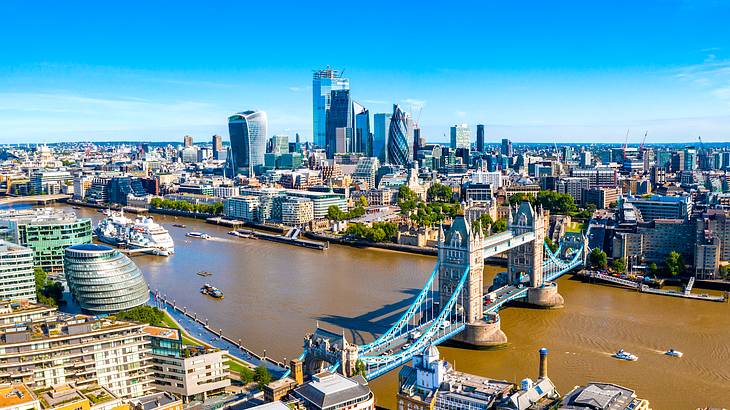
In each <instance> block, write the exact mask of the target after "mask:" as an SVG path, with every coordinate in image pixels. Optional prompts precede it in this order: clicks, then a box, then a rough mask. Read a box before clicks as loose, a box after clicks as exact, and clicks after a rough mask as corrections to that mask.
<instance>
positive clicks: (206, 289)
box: [200, 283, 223, 299]
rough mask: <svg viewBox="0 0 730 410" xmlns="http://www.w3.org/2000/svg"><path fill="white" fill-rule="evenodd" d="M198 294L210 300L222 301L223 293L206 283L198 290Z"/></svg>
mask: <svg viewBox="0 0 730 410" xmlns="http://www.w3.org/2000/svg"><path fill="white" fill-rule="evenodd" d="M200 293H202V294H204V295H208V296H210V297H212V298H216V299H223V292H222V291H221V290H220V289H218V288H216V287H215V286H211V285H210V284H208V283H206V284H204V285H203V287H202V288H200Z"/></svg>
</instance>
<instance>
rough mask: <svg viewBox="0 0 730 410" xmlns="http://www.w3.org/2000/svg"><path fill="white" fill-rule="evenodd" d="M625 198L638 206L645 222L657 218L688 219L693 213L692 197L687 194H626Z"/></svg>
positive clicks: (627, 201)
mask: <svg viewBox="0 0 730 410" xmlns="http://www.w3.org/2000/svg"><path fill="white" fill-rule="evenodd" d="M623 200H624V201H625V202H626V203H629V204H631V205H633V206H634V207H636V209H637V210H638V211H639V213H640V214H641V218H642V219H643V220H644V221H645V222H649V221H653V220H655V219H681V220H687V219H688V218H689V217H690V216H691V215H692V199H691V198H690V197H686V196H662V195H651V196H648V197H635V196H625V197H623Z"/></svg>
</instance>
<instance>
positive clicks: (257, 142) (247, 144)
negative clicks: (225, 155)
mask: <svg viewBox="0 0 730 410" xmlns="http://www.w3.org/2000/svg"><path fill="white" fill-rule="evenodd" d="M267 127H268V119H267V116H266V112H265V111H244V112H240V113H238V114H235V115H232V116H230V117H228V133H229V136H230V141H231V155H232V163H233V168H234V169H233V171H234V172H235V173H243V174H245V175H247V176H253V175H254V174H255V173H256V172H259V170H260V168H261V167H263V166H264V154H266V142H267Z"/></svg>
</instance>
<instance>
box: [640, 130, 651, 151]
mask: <svg viewBox="0 0 730 410" xmlns="http://www.w3.org/2000/svg"><path fill="white" fill-rule="evenodd" d="M647 135H649V131H647V132H645V133H644V139H642V140H641V145H640V146H639V152H642V151H644V143H645V142H646V136H647Z"/></svg>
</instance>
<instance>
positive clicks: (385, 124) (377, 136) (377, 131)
mask: <svg viewBox="0 0 730 410" xmlns="http://www.w3.org/2000/svg"><path fill="white" fill-rule="evenodd" d="M373 119H374V123H375V124H374V125H375V126H374V131H373V132H374V135H373V145H372V147H371V149H372V152H371V154H372V156H374V157H378V159H379V160H380V162H381V163H383V164H384V163H386V162H387V156H388V154H387V152H386V149H385V147H386V146H387V145H388V130H389V129H390V114H375V116H374V117H373Z"/></svg>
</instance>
